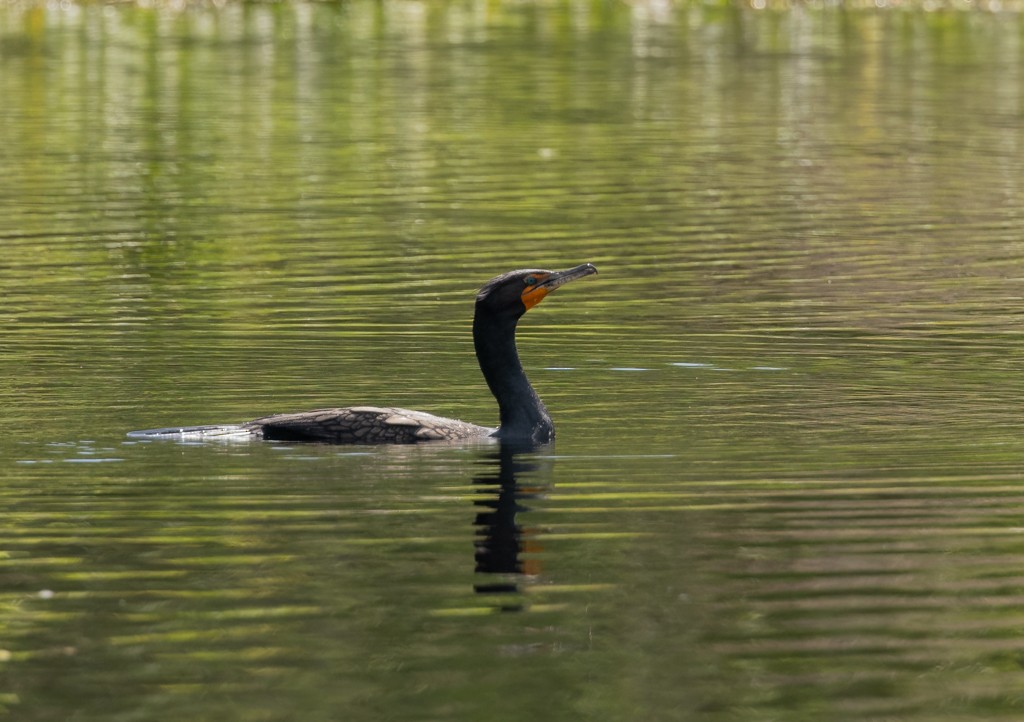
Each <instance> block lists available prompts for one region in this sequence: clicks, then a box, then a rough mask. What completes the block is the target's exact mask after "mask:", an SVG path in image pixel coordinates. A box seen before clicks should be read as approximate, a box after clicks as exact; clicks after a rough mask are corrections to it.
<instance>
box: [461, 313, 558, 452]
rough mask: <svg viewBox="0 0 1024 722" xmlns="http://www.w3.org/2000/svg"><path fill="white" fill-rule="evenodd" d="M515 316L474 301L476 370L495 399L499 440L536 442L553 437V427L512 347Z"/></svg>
mask: <svg viewBox="0 0 1024 722" xmlns="http://www.w3.org/2000/svg"><path fill="white" fill-rule="evenodd" d="M518 320H519V319H518V317H517V316H515V315H513V314H511V313H509V314H501V315H496V314H493V313H490V312H488V311H486V310H484V309H482V308H481V306H480V305H479V304H478V305H477V308H476V314H475V315H474V317H473V343H474V345H475V346H476V358H477V361H479V362H480V370H481V371H482V372H483V374H484V379H486V380H487V386H488V387H489V388H490V389H491V393H492V394H494V398H495V399H497V401H498V410H499V412H500V418H501V425H500V426H499V427H498V433H497V434H496V436H498V438H501V439H530V440H533V441H538V442H546V441H550V440H551V439H552V438H554V435H555V428H554V426H553V425H552V423H551V417H550V416H548V411H547V409H545V408H544V404H543V403H541V400H540V397H539V396H537V392H536V391H534V390H533V386H531V385H530V381H529V379H527V378H526V372H525V371H523V365H522V364H521V363H520V362H519V352H518V351H517V350H516V323H517V322H518Z"/></svg>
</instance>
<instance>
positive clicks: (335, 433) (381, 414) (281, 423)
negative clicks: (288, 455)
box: [128, 263, 597, 444]
mask: <svg viewBox="0 0 1024 722" xmlns="http://www.w3.org/2000/svg"><path fill="white" fill-rule="evenodd" d="M595 273H597V269H596V268H595V267H594V266H593V265H592V264H590V263H585V264H583V265H582V266H576V267H575V268H570V269H569V270H567V271H544V270H523V271H512V272H510V273H505V274H503V275H501V276H498V277H497V278H493V279H491V280H490V281H488V282H487V283H486V284H485V285H484V286H483V288H481V289H480V292H479V294H477V299H476V311H475V313H474V316H473V342H474V346H475V348H476V355H477V360H478V361H479V362H480V370H481V371H482V372H483V375H484V379H485V380H486V381H487V386H488V388H490V390H491V393H492V394H494V398H495V399H496V400H497V402H498V411H499V416H500V420H501V423H500V425H499V426H498V428H496V429H494V428H488V427H486V426H477V425H476V424H470V423H466V422H465V421H459V420H458V419H448V418H444V417H441V416H434V415H433V414H428V413H424V412H422V411H410V410H409V409H399V408H390V407H378V406H353V407H347V408H336V409H317V410H315V411H304V412H301V413H296V414H274V415H271V416H264V417H262V418H259V419H254V420H253V421H249V422H246V423H244V424H233V425H225V426H215V425H214V426H185V427H170V428H164V429H149V430H146V431H133V432H131V433H129V434H128V436H129V437H131V438H136V439H169V438H173V439H194V440H202V439H266V440H268V441H313V442H322V443H332V444H408V443H416V442H421V441H444V440H448V441H456V440H462V439H471V438H487V437H494V438H498V439H502V440H523V441H532V442H540V443H543V442H547V441H550V440H551V439H553V438H554V434H555V429H554V425H553V424H552V422H551V417H550V416H548V412H547V409H546V408H545V407H544V404H543V403H542V402H541V400H540V398H539V397H538V396H537V393H536V392H535V391H534V390H533V387H532V386H531V385H530V382H529V380H528V379H527V378H526V373H525V371H524V370H523V366H522V364H521V363H520V361H519V353H518V351H517V350H516V339H515V332H516V324H517V323H518V321H519V319H520V318H521V317H522V315H523V314H524V313H526V311H527V310H529V309H530V308H533V307H534V306H536V305H537V304H538V303H540V302H541V300H542V299H543V298H544V297H545V296H546V295H547V294H548V293H550V292H551V291H553V290H555V289H556V288H558V287H559V286H562V285H564V284H565V283H568V282H570V281H573V280H576V279H577V278H583V277H584V276H589V275H592V274H595Z"/></svg>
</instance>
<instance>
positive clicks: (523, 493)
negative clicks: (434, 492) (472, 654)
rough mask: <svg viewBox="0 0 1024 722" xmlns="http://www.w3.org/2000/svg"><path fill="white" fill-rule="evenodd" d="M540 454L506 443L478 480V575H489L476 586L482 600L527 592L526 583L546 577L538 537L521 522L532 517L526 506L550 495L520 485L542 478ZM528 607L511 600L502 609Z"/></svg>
mask: <svg viewBox="0 0 1024 722" xmlns="http://www.w3.org/2000/svg"><path fill="white" fill-rule="evenodd" d="M540 448H543V447H540ZM537 449H538V447H536V446H532V445H528V444H513V443H507V442H506V443H502V444H500V445H499V446H497V447H496V448H495V450H494V451H491V452H489V453H488V454H487V455H486V456H485V457H484V459H483V463H485V464H486V465H487V467H488V468H487V469H486V471H485V472H484V473H482V474H480V475H479V476H477V477H475V478H474V479H473V484H474V485H476V486H477V487H479V488H477V490H476V493H477V498H476V499H475V500H474V501H473V505H474V506H476V507H478V508H479V509H480V511H479V512H478V513H477V515H476V519H475V520H474V522H473V524H474V525H475V526H476V527H477V532H476V572H477V574H480V575H488V576H486V577H480V578H478V581H477V583H476V584H474V585H473V588H474V589H475V590H476V592H477V593H478V594H515V593H518V592H521V591H522V587H521V585H522V583H523V581H524V580H525V579H526V578H528V577H531V576H536V575H537V574H538V573H539V572H540V560H539V559H538V557H537V556H536V554H537V553H539V552H540V551H541V548H540V545H539V541H538V538H537V537H538V535H537V532H536V530H533V529H529V528H527V527H526V526H524V525H523V524H522V523H521V521H520V520H521V517H519V515H520V514H522V513H524V512H527V511H529V507H527V506H525V505H524V504H523V501H524V500H525V499H536V498H539V497H540V496H542V495H543V492H544V487H543V486H539V485H537V484H536V483H534V484H533V485H531V486H521V485H520V479H521V477H522V475H524V474H525V475H528V476H531V477H533V476H536V474H535V472H536V471H537V470H538V468H539V467H540V465H541V464H540V462H539V461H538V459H537V458H536V454H535V452H536V451H537ZM523 606H524V605H523V604H522V602H511V600H510V601H509V603H504V604H502V605H501V609H502V610H503V611H519V610H521V609H522V608H523Z"/></svg>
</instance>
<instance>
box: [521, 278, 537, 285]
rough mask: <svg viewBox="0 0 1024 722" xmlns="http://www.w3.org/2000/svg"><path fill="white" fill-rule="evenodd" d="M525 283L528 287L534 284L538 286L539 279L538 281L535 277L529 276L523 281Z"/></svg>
mask: <svg viewBox="0 0 1024 722" xmlns="http://www.w3.org/2000/svg"><path fill="white" fill-rule="evenodd" d="M523 282H524V283H525V284H526V285H527V286H533V285H534V284H536V283H537V279H536V278H534V277H533V276H527V277H526V278H524V279H523Z"/></svg>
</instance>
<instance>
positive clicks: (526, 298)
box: [521, 263, 597, 311]
mask: <svg viewBox="0 0 1024 722" xmlns="http://www.w3.org/2000/svg"><path fill="white" fill-rule="evenodd" d="M596 273H597V267H596V266H595V265H594V264H593V263H584V264H582V265H579V266H576V267H575V268H570V269H568V270H565V271H552V272H551V273H549V274H548V275H547V276H542V275H541V274H539V273H538V274H537V283H536V284H535V285H533V286H530V287H529V288H527V289H526V290H525V291H523V294H522V296H521V298H522V299H523V305H524V306H526V310H527V311H529V310H530V309H531V308H533V307H534V306H536V305H537V304H538V303H540V302H541V301H542V300H544V297H545V296H547V295H548V294H549V293H551V292H552V291H554V290H555V289H556V288H558V287H559V286H564V285H565V284H567V283H569V282H570V281H575V280H576V279H578V278H583V277H584V276H592V275H594V274H596Z"/></svg>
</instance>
